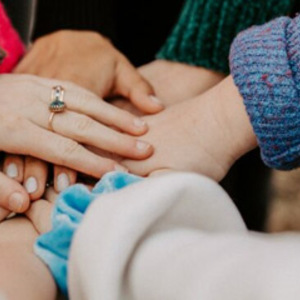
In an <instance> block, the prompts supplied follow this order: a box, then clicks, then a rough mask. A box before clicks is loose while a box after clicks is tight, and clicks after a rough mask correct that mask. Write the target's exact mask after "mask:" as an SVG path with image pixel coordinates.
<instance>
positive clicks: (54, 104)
mask: <svg viewBox="0 0 300 300" xmlns="http://www.w3.org/2000/svg"><path fill="white" fill-rule="evenodd" d="M64 94H65V90H64V88H63V87H62V86H55V87H53V88H52V94H51V103H50V104H49V110H50V112H51V113H50V116H49V121H48V125H49V128H50V129H51V130H52V131H53V127H52V121H53V118H54V115H55V114H56V113H62V112H64V110H65V109H66V104H65V102H64Z"/></svg>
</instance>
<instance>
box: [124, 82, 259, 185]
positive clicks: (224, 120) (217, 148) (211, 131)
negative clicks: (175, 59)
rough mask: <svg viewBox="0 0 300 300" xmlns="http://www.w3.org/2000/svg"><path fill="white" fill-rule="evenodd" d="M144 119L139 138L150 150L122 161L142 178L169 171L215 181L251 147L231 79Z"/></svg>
mask: <svg viewBox="0 0 300 300" xmlns="http://www.w3.org/2000/svg"><path fill="white" fill-rule="evenodd" d="M144 119H145V120H146V121H147V123H148V125H149V128H150V129H149V131H148V133H147V134H146V135H145V136H144V139H145V140H146V141H148V142H149V143H151V144H152V145H153V146H154V149H155V152H154V154H153V156H152V157H150V158H148V159H145V160H143V161H139V162H137V161H132V160H125V161H123V164H124V165H125V166H127V167H128V169H129V171H130V172H132V173H135V174H138V175H142V176H146V175H148V174H150V173H151V172H153V171H156V170H161V169H173V170H180V171H190V172H197V173H201V174H204V175H207V176H209V177H211V178H213V179H215V180H217V181H220V180H221V179H222V178H223V177H224V176H225V175H226V173H227V172H228V170H229V168H230V167H231V165H232V164H233V163H234V162H235V161H236V160H237V159H238V158H239V157H240V156H242V155H243V154H245V153H246V152H248V151H250V150H251V149H253V148H254V147H255V146H256V145H257V142H256V138H255V135H254V133H253V129H252V127H251V124H250V121H249V118H248V115H247V113H246V109H245V107H244V105H243V101H242V98H241V96H240V95H239V92H238V90H237V88H236V87H235V85H234V83H233V80H232V78H231V77H228V78H227V79H226V80H224V81H223V82H222V83H221V84H219V85H217V86H216V87H215V88H213V89H211V90H210V91H208V92H207V93H205V94H203V95H202V96H199V97H196V98H194V99H191V100H188V101H185V102H182V103H179V104H176V105H173V106H171V107H168V108H167V109H165V110H164V111H163V112H161V113H159V114H157V115H154V116H148V117H145V118H144Z"/></svg>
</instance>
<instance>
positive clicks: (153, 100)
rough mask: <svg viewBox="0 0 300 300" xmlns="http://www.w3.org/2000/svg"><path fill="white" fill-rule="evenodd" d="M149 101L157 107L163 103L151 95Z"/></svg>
mask: <svg viewBox="0 0 300 300" xmlns="http://www.w3.org/2000/svg"><path fill="white" fill-rule="evenodd" d="M150 99H151V101H152V102H154V103H155V104H157V105H159V106H163V103H162V102H161V101H160V100H159V99H158V98H157V97H155V96H153V95H151V96H150Z"/></svg>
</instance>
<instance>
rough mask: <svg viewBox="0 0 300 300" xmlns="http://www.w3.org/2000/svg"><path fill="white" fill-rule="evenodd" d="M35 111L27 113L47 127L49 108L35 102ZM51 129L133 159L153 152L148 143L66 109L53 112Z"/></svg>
mask: <svg viewBox="0 0 300 300" xmlns="http://www.w3.org/2000/svg"><path fill="white" fill-rule="evenodd" d="M37 109H38V110H39V114H38V115H34V116H33V115H32V116H30V118H31V121H32V122H34V123H35V124H37V125H39V126H42V127H44V128H46V129H48V127H49V124H48V118H49V114H50V112H49V109H48V106H47V105H46V104H44V103H41V102H40V103H37ZM51 125H52V128H53V130H54V132H56V133H58V134H60V135H63V136H65V137H68V138H70V139H72V140H75V141H77V142H80V143H82V144H86V145H91V146H95V147H97V148H100V149H102V150H105V151H109V152H113V153H116V154H119V155H121V156H124V157H129V158H133V159H145V158H147V157H149V156H150V155H151V154H152V153H153V148H152V147H151V145H150V144H148V143H146V142H143V141H141V140H137V139H135V138H133V137H132V136H128V135H125V134H122V133H120V132H117V131H115V130H113V129H111V128H108V127H106V126H104V125H102V124H100V123H98V122H96V121H95V120H93V119H92V118H90V117H88V116H85V115H82V114H78V113H76V112H73V111H69V110H66V111H64V112H63V113H56V114H55V115H54V117H53V120H52V123H51Z"/></svg>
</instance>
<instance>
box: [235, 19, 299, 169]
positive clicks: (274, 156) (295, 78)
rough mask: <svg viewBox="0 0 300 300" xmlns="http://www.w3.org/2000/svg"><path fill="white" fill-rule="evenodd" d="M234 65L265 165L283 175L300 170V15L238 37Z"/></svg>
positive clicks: (236, 82) (255, 28)
mask: <svg viewBox="0 0 300 300" xmlns="http://www.w3.org/2000/svg"><path fill="white" fill-rule="evenodd" d="M230 64H231V72H232V76H233V78H234V81H235V84H236V85H237V87H238V88H239V91H240V93H241V95H242V97H243V99H244V103H245V106H246V109H247V112H248V114H249V116H250V120H251V123H252V126H253V129H254V132H255V134H256V136H257V140H258V144H259V146H260V149H261V154H262V159H263V160H264V162H265V163H266V164H267V165H268V166H270V167H272V168H277V169H282V170H288V169H292V168H295V167H299V166H300V16H299V17H296V18H295V19H290V18H287V17H282V18H279V19H277V20H274V21H272V22H270V23H267V24H266V25H263V26H255V27H252V28H251V29H248V30H247V31H245V32H243V33H241V34H239V36H238V37H237V38H236V39H235V41H234V43H233V45H232V48H231V53H230Z"/></svg>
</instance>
